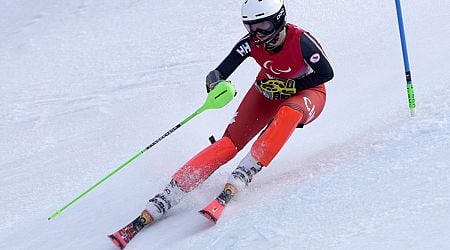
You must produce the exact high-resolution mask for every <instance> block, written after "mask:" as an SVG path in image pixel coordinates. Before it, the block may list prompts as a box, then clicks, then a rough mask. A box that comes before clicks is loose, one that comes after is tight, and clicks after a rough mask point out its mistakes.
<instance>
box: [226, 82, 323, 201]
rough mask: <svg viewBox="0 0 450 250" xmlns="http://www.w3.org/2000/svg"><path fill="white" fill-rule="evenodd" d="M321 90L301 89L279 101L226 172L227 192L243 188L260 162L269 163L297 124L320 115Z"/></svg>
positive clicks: (321, 107)
mask: <svg viewBox="0 0 450 250" xmlns="http://www.w3.org/2000/svg"><path fill="white" fill-rule="evenodd" d="M322 91H324V90H322ZM322 91H317V90H315V89H309V90H304V91H302V92H300V93H299V94H297V95H296V96H293V97H291V98H288V99H286V100H285V101H284V102H283V103H282V104H281V106H280V108H279V110H278V112H277V113H276V115H275V117H274V118H273V120H272V121H271V122H270V123H269V125H268V127H267V129H266V130H265V131H264V132H263V133H262V134H261V136H260V137H259V138H258V139H257V140H256V141H255V143H254V144H253V145H252V148H251V151H250V153H248V154H247V155H246V156H245V157H244V159H243V160H242V161H241V162H240V163H239V165H238V167H237V168H236V169H235V170H234V171H233V173H232V174H231V175H230V177H229V179H228V184H231V185H226V187H225V189H227V187H228V189H229V192H231V193H237V192H238V191H239V190H242V189H243V188H245V187H246V186H247V185H248V184H249V183H250V182H251V181H252V179H253V177H254V175H255V174H257V173H258V172H259V171H261V169H262V166H268V165H269V164H270V162H271V161H272V160H273V159H274V157H275V156H276V155H277V154H278V152H279V151H280V150H281V148H282V147H283V145H284V144H285V143H286V142H287V140H288V139H289V137H290V136H291V135H292V133H293V132H294V130H295V128H296V127H297V126H298V125H299V124H300V125H305V124H308V123H310V122H312V121H314V120H315V119H316V118H317V117H318V116H319V115H320V113H321V112H322V110H323V108H324V105H325V99H326V95H325V93H324V92H322ZM230 186H231V187H230ZM233 187H234V189H233Z"/></svg>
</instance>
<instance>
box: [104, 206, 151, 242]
mask: <svg viewBox="0 0 450 250" xmlns="http://www.w3.org/2000/svg"><path fill="white" fill-rule="evenodd" d="M152 222H153V217H152V216H151V215H150V214H149V213H148V211H147V210H144V211H142V213H141V215H140V216H138V217H137V218H136V219H134V220H133V221H132V222H130V223H129V224H128V225H126V226H124V227H123V228H121V229H120V230H118V231H117V232H115V233H113V234H110V235H108V237H109V239H111V241H112V242H113V243H114V245H115V246H117V248H119V249H124V248H125V247H126V246H127V244H128V243H129V242H130V241H131V240H132V239H133V238H134V237H135V236H136V235H137V234H138V233H139V231H141V230H142V229H143V228H144V227H145V226H146V225H148V224H150V223H152Z"/></svg>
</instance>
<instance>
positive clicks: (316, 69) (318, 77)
mask: <svg viewBox="0 0 450 250" xmlns="http://www.w3.org/2000/svg"><path fill="white" fill-rule="evenodd" d="M300 46H301V50H302V54H303V58H304V59H305V62H306V63H307V64H308V65H309V67H310V68H311V69H312V72H311V73H309V74H307V75H305V76H304V77H301V78H298V79H295V88H296V89H297V91H299V90H303V89H308V88H312V87H315V86H317V85H320V84H322V83H325V82H328V81H329V80H331V79H332V78H333V77H334V72H333V68H332V67H331V65H330V63H329V61H328V59H327V57H326V55H325V53H324V52H323V50H322V48H321V47H320V45H319V43H318V42H317V41H316V39H315V38H314V37H313V36H311V35H310V34H309V33H307V32H304V33H303V34H302V35H301V37H300Z"/></svg>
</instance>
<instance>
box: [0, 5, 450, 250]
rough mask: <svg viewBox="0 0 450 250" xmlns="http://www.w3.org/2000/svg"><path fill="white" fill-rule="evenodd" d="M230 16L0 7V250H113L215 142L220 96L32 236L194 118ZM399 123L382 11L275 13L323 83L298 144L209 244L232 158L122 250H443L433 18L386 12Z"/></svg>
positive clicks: (129, 8)
mask: <svg viewBox="0 0 450 250" xmlns="http://www.w3.org/2000/svg"><path fill="white" fill-rule="evenodd" d="M240 4H241V1H240V0H239V1H238V0H231V1H222V0H214V1H176V0H166V1H140V0H129V1H120V0H108V1H106V0H97V1H91V0H74V1H58V0H45V1H25V0H2V1H0V38H1V39H0V120H1V122H0V138H1V140H0V214H1V216H0V249H114V247H113V245H112V244H111V242H109V240H108V239H107V238H106V235H107V234H109V233H111V232H113V231H115V230H117V229H118V228H120V227H122V226H123V225H124V224H126V223H128V222H129V221H131V220H132V219H133V218H135V217H136V216H137V215H138V213H139V212H140V211H141V209H143V208H144V206H145V204H146V202H147V200H148V199H149V198H151V197H152V196H153V195H154V194H156V193H157V192H159V191H160V190H161V188H162V187H163V186H164V185H165V184H166V183H168V181H169V180H170V176H171V175H172V173H173V172H174V171H176V170H177V169H178V168H179V167H180V166H181V165H182V164H183V163H184V162H186V161H187V160H188V159H189V158H190V157H192V156H193V155H194V154H195V153H197V152H198V151H199V150H201V149H202V148H204V147H205V146H207V145H208V143H209V142H208V137H209V136H210V135H211V134H214V135H215V136H216V138H217V137H220V136H221V134H222V132H223V129H224V128H225V127H226V125H227V123H228V122H229V121H230V119H231V118H232V116H233V113H234V111H235V109H236V108H237V106H238V104H239V101H240V100H241V98H242V97H243V95H244V93H245V92H246V91H247V89H248V88H249V86H250V85H251V84H252V81H253V79H254V76H255V74H256V72H257V70H258V67H257V66H256V64H255V63H254V61H253V60H251V59H249V60H247V61H246V62H244V64H243V65H242V66H241V67H240V68H239V69H238V70H237V71H236V72H235V73H234V74H233V75H232V76H231V78H230V79H231V80H232V82H233V83H234V84H235V85H236V87H237V89H238V96H237V97H236V99H235V100H234V101H233V102H232V103H231V104H230V105H229V106H227V107H225V108H223V109H221V110H215V111H207V112H205V113H204V114H202V115H201V116H199V117H197V118H195V119H194V120H192V121H191V122H189V123H188V124H186V125H185V126H183V127H182V128H181V129H180V130H178V131H176V132H175V133H174V134H172V135H170V136H169V137H167V138H166V139H164V141H162V142H160V143H159V144H158V145H157V146H155V147H154V148H152V149H151V150H150V151H148V152H147V153H146V154H144V155H143V156H141V157H140V158H139V159H138V160H136V161H135V162H133V163H132V164H130V165H129V166H128V167H126V168H125V169H123V170H122V171H120V172H119V173H118V174H116V175H115V176H113V177H112V178H111V179H109V180H108V181H107V182H105V183H104V184H103V185H101V186H100V187H98V188H97V189H95V190H94V191H93V192H91V193H89V194H88V195H87V196H85V197H84V198H83V199H81V200H80V201H78V202H77V203H75V204H74V205H72V206H71V207H69V208H68V209H67V210H65V211H64V213H62V214H61V215H60V216H59V217H57V218H55V219H54V220H51V221H48V220H47V218H48V217H49V216H50V215H51V214H52V213H53V212H55V211H56V210H57V209H60V208H61V207H63V206H64V205H65V204H66V203H68V202H69V201H71V200H72V199H73V198H75V197H76V196H78V195H79V194H80V193H82V192H83V191H84V190H86V189H87V188H88V187H90V186H91V185H92V184H94V183H95V182H97V181H98V180H100V179H101V178H102V177H104V176H105V175H107V174H108V173H109V172H110V171H112V170H114V169H115V168H116V167H118V166H119V165H120V164H121V163H123V162H125V161H126V160H127V159H129V158H130V157H131V156H133V155H134V154H136V153H137V152H139V151H140V150H141V149H143V148H144V147H145V146H147V145H148V144H150V143H151V142H153V141H154V140H155V139H157V138H158V137H159V136H160V135H162V134H164V133H165V132H166V131H167V130H169V129H170V128H172V127H173V126H175V125H176V124H177V123H178V122H180V121H181V120H182V119H184V118H185V117H186V116H188V115H189V114H191V113H192V112H193V111H194V110H195V109H197V108H198V107H199V106H200V105H201V104H202V103H203V101H204V99H205V97H206V93H205V87H204V78H205V75H206V74H207V73H208V72H209V71H210V70H212V69H213V68H215V67H216V66H217V65H218V64H219V63H220V61H221V60H222V59H223V58H224V57H225V56H226V55H227V54H228V52H229V51H230V49H231V48H232V47H233V45H234V44H235V43H236V42H237V41H238V39H240V37H241V36H243V35H244V34H245V29H244V27H243V26H242V24H241V21H240ZM403 7H404V18H405V24H406V32H407V39H408V48H409V52H410V60H411V69H412V75H413V83H414V86H415V93H416V101H417V116H416V117H414V118H410V117H409V109H408V106H407V96H406V87H405V85H406V84H405V80H404V69H403V62H402V55H401V50H400V40H399V35H398V28H397V23H396V13H395V4H394V1H393V0H392V1H342V0H338V1H312V0H304V1H293V0H290V1H288V2H287V11H288V19H289V21H290V22H293V23H295V24H298V25H299V26H301V27H303V28H305V29H307V30H310V31H311V33H312V34H313V35H314V36H316V38H317V39H318V40H319V41H320V42H321V43H322V46H323V47H324V49H325V51H326V53H327V55H328V57H329V59H330V61H331V62H332V64H333V66H334V69H335V75H336V76H335V78H334V79H333V80H332V81H331V82H330V83H328V84H327V88H328V99H327V105H326V108H325V111H324V112H323V113H322V115H321V117H319V119H318V120H316V121H315V122H314V123H312V124H311V125H309V126H307V127H306V128H304V129H299V130H297V131H296V133H295V134H294V135H293V136H292V138H291V140H290V141H289V142H288V143H287V144H286V146H285V147H284V149H283V151H282V152H281V153H280V154H279V155H278V156H277V158H276V159H275V160H274V161H273V163H272V164H271V166H270V167H269V168H267V169H265V170H264V171H262V172H261V173H260V174H259V175H258V176H257V177H256V178H255V180H254V182H253V183H252V185H251V186H250V187H249V188H248V190H247V191H246V192H244V193H242V195H241V196H239V197H237V198H236V200H235V201H233V202H232V203H231V204H230V206H229V207H228V208H227V210H225V212H224V214H223V218H221V220H220V221H219V223H218V224H217V225H216V226H211V225H210V223H209V222H208V221H206V220H204V218H203V217H201V216H200V215H198V214H197V213H196V211H198V210H199V209H201V208H202V207H203V206H204V205H206V204H207V203H208V202H209V201H211V200H212V199H213V198H214V197H215V196H216V195H217V194H218V193H219V191H220V190H221V188H222V187H223V184H224V182H225V180H226V178H227V176H228V174H229V173H230V172H231V171H232V170H233V169H234V168H235V167H236V164H237V162H238V161H239V160H240V159H241V158H242V156H243V154H245V153H246V152H247V150H248V148H246V149H245V150H244V151H243V152H241V153H240V154H239V155H238V157H236V159H234V160H233V161H232V162H230V163H228V164H227V165H225V166H223V167H222V168H221V169H219V170H218V171H217V172H216V173H215V174H214V175H212V176H211V177H210V179H208V180H207V181H206V182H205V183H204V184H203V185H202V186H201V187H200V188H199V189H197V190H195V191H193V192H191V193H190V194H189V195H188V196H187V197H186V199H185V200H183V202H182V203H180V204H179V206H177V207H175V208H174V209H173V210H171V211H170V212H169V214H168V216H167V217H166V218H165V219H164V220H162V221H160V222H158V223H155V224H154V225H153V226H152V227H149V228H147V229H145V230H144V231H143V233H142V234H140V235H138V236H137V237H136V239H135V240H133V241H132V242H131V243H130V245H129V247H128V249H449V248H450V238H449V235H450V150H449V148H450V99H449V96H450V90H449V88H448V86H449V84H450V80H449V77H448V75H449V69H450V63H449V60H448V58H449V56H450V47H449V45H448V44H449V42H448V41H449V39H450V14H449V11H448V10H449V9H450V2H449V1H448V0H430V1H404V3H403Z"/></svg>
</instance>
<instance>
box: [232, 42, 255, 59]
mask: <svg viewBox="0 0 450 250" xmlns="http://www.w3.org/2000/svg"><path fill="white" fill-rule="evenodd" d="M251 51H252V50H251V49H250V44H248V42H246V43H244V44H242V45H241V46H240V47H239V48H237V49H236V52H237V53H239V54H240V55H241V56H245V55H247V54H248V53H250V52H251Z"/></svg>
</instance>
